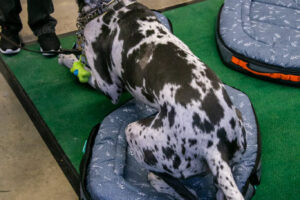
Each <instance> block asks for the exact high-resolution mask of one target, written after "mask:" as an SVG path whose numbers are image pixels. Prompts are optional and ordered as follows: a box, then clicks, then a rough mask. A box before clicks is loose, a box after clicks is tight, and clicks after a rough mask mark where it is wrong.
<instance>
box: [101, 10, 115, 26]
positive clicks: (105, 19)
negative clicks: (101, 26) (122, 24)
mask: <svg viewBox="0 0 300 200" xmlns="http://www.w3.org/2000/svg"><path fill="white" fill-rule="evenodd" d="M114 14H115V11H114V10H109V11H108V12H106V14H105V15H104V16H103V22H104V23H106V24H109V23H110V20H111V19H112V17H113V16H114Z"/></svg>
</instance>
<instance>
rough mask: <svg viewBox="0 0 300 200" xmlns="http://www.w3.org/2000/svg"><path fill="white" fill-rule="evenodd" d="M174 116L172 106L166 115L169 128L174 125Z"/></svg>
mask: <svg viewBox="0 0 300 200" xmlns="http://www.w3.org/2000/svg"><path fill="white" fill-rule="evenodd" d="M175 115H176V112H175V109H174V107H173V106H172V108H171V111H170V112H169V113H168V119H169V125H170V127H172V126H173V125H174V121H175Z"/></svg>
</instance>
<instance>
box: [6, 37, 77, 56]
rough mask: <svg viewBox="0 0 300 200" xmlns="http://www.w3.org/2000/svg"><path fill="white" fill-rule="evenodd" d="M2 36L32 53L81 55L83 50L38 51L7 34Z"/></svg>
mask: <svg viewBox="0 0 300 200" xmlns="http://www.w3.org/2000/svg"><path fill="white" fill-rule="evenodd" d="M0 36H1V37H2V38H4V39H5V40H6V41H8V42H9V43H10V44H12V45H13V46H15V47H18V48H20V49H22V50H25V51H29V52H32V53H38V54H43V53H49V54H75V55H81V53H82V52H81V51H80V50H78V49H62V48H61V49H59V50H58V51H37V50H33V49H28V48H26V47H24V46H23V45H22V44H21V45H19V44H16V43H15V42H14V41H12V40H11V39H9V38H8V37H7V36H5V35H4V34H3V33H0Z"/></svg>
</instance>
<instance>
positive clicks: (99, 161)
mask: <svg viewBox="0 0 300 200" xmlns="http://www.w3.org/2000/svg"><path fill="white" fill-rule="evenodd" d="M226 90H227V92H228V94H229V95H230V97H231V99H232V101H233V103H234V104H235V105H236V106H237V107H238V108H239V109H240V111H241V112H242V114H243V118H244V120H245V124H246V132H247V149H246V153H245V154H244V157H243V159H242V161H241V162H240V163H239V164H238V165H237V167H236V168H235V169H233V174H234V177H235V180H236V182H237V185H238V187H239V188H240V190H241V191H243V194H244V196H245V198H246V199H251V197H252V196H253V195H254V193H255V186H256V185H258V184H259V182H260V136H259V127H258V124H257V121H256V116H255V113H254V110H253V107H252V105H251V102H250V100H249V99H248V97H247V96H246V95H245V94H244V93H242V92H240V91H238V90H236V89H233V88H231V87H229V86H226ZM155 112H156V110H154V109H152V108H150V107H148V106H146V105H144V104H140V103H138V102H136V101H135V100H131V101H129V102H128V103H126V104H125V105H123V106H122V107H120V108H119V109H117V110H116V111H114V112H112V113H111V114H109V115H108V116H107V117H106V118H105V119H104V120H103V122H102V123H101V125H97V126H96V127H95V128H94V129H93V130H92V133H91V135H90V137H89V139H88V141H87V145H86V151H85V155H84V157H83V160H82V162H81V167H80V175H81V189H80V190H81V199H82V200H88V199H93V200H98V199H99V200H138V199H139V200H150V199H151V200H162V199H173V198H172V197H170V196H168V195H165V194H161V193H158V192H156V191H155V190H154V188H152V186H150V184H149V183H148V181H147V173H148V172H147V170H146V169H144V168H142V167H141V166H140V165H139V164H138V163H137V162H136V161H135V159H134V157H133V156H132V154H131V152H130V149H127V142H126V138H125V133H124V130H125V127H126V126H127V125H128V124H129V123H131V122H133V121H136V120H138V119H141V118H145V117H147V116H149V115H152V114H154V113H155ZM180 181H181V182H182V183H183V184H184V185H186V186H188V187H190V188H193V189H194V190H195V191H197V194H198V196H199V198H200V199H207V200H211V199H215V196H216V188H215V186H214V183H213V177H212V175H210V174H209V173H206V174H203V175H201V176H197V177H192V178H189V179H186V180H180Z"/></svg>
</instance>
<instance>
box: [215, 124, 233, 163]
mask: <svg viewBox="0 0 300 200" xmlns="http://www.w3.org/2000/svg"><path fill="white" fill-rule="evenodd" d="M217 137H218V138H219V143H218V145H217V148H218V150H219V151H220V152H221V156H222V159H223V160H224V161H226V162H228V161H229V160H231V159H232V157H233V155H234V153H235V152H236V151H237V150H238V144H237V139H234V140H233V141H229V140H228V139H227V133H226V131H225V129H224V128H221V129H219V130H218V132H217Z"/></svg>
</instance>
